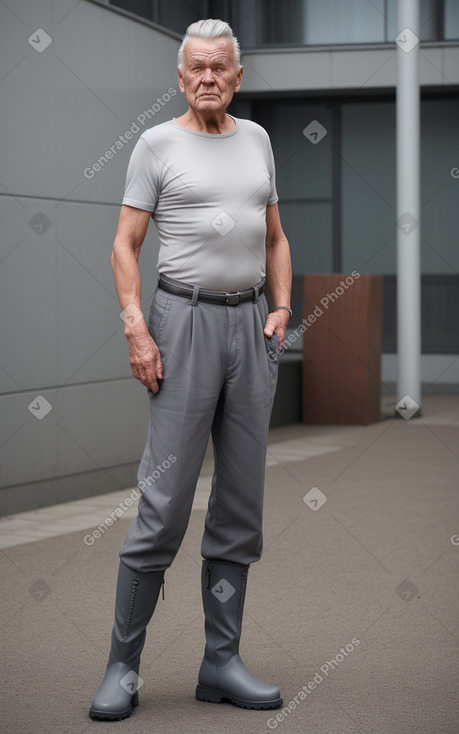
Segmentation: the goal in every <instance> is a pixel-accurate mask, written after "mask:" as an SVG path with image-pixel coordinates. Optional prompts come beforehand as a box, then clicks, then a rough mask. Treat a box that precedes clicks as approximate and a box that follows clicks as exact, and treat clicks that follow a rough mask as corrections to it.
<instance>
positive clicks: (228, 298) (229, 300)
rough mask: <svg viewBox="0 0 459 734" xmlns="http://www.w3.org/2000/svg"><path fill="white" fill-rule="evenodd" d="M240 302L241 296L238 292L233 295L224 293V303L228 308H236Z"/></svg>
mask: <svg viewBox="0 0 459 734" xmlns="http://www.w3.org/2000/svg"><path fill="white" fill-rule="evenodd" d="M240 300H241V294H240V293H239V291H236V292H235V293H225V303H226V304H227V305H228V306H237V304H238V303H239V301H240Z"/></svg>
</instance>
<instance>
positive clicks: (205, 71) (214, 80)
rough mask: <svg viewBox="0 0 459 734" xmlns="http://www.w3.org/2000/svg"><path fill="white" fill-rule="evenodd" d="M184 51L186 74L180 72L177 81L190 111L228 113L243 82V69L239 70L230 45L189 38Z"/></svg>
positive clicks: (229, 42) (220, 41)
mask: <svg viewBox="0 0 459 734" xmlns="http://www.w3.org/2000/svg"><path fill="white" fill-rule="evenodd" d="M183 51H184V53H183V71H181V70H180V69H179V70H178V77H179V84H180V91H181V92H184V93H185V95H186V98H187V102H188V104H189V106H190V107H191V109H193V110H195V111H196V112H203V113H206V112H209V113H215V112H221V111H224V110H226V108H227V107H228V105H229V103H230V102H231V100H232V98H233V95H234V93H235V92H238V91H239V88H240V86H241V79H242V66H241V68H240V69H239V70H237V68H236V63H235V60H234V50H233V44H232V43H231V41H230V40H229V39H227V38H216V39H213V40H210V39H209V40H201V39H199V38H190V39H189V40H188V41H187V42H186V43H185V48H184V50H183Z"/></svg>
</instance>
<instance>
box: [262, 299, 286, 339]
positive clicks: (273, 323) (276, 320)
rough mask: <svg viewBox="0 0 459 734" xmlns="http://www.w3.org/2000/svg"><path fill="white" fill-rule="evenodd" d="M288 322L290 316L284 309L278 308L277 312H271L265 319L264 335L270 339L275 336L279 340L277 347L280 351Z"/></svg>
mask: <svg viewBox="0 0 459 734" xmlns="http://www.w3.org/2000/svg"><path fill="white" fill-rule="evenodd" d="M289 320H290V314H289V312H288V311H286V310H285V308H280V309H279V310H278V311H271V313H269V314H268V318H267V319H266V324H265V328H264V333H265V334H266V336H267V337H269V338H271V337H272V335H273V334H277V336H278V338H279V347H280V348H281V349H282V346H283V344H284V339H285V332H286V331H287V325H288V322H289Z"/></svg>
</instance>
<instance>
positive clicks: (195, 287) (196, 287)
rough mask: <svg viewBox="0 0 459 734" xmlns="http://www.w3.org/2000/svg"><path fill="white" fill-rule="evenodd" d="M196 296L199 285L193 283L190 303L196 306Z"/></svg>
mask: <svg viewBox="0 0 459 734" xmlns="http://www.w3.org/2000/svg"><path fill="white" fill-rule="evenodd" d="M198 298H199V286H198V285H195V286H193V295H192V297H191V305H192V306H197V305H198Z"/></svg>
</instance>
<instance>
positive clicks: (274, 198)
mask: <svg viewBox="0 0 459 734" xmlns="http://www.w3.org/2000/svg"><path fill="white" fill-rule="evenodd" d="M266 137H267V146H266V147H267V165H268V171H269V179H270V191H269V197H268V204H267V206H271V205H272V204H276V203H277V202H278V201H279V197H278V195H277V191H276V165H275V162H274V154H273V149H272V146H271V141H270V139H269V136H268V135H266Z"/></svg>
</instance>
